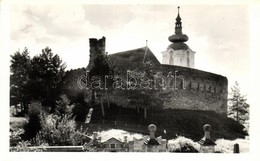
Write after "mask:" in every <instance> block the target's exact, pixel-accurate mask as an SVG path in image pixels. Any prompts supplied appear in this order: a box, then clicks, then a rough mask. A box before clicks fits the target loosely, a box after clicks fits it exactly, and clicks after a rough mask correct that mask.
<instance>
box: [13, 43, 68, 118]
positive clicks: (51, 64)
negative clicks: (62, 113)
mask: <svg viewBox="0 0 260 161" xmlns="http://www.w3.org/2000/svg"><path fill="white" fill-rule="evenodd" d="M65 68H66V65H65V64H64V63H63V62H62V60H61V59H60V57H59V56H58V55H57V54H55V55H54V54H53V52H52V50H51V49H50V48H49V47H46V48H44V49H43V50H42V53H41V54H39V55H36V56H34V57H33V58H32V59H31V58H30V56H29V51H28V49H27V48H25V49H24V51H23V52H22V53H21V52H20V51H17V52H16V53H14V55H11V66H10V69H11V75H10V98H11V99H10V100H11V105H17V104H20V105H21V108H22V112H23V113H24V114H27V113H28V106H29V104H30V102H31V101H33V100H37V101H40V102H41V103H42V104H43V105H44V106H47V107H51V110H53V111H54V107H55V100H57V98H58V96H59V95H60V93H61V90H60V83H61V81H62V79H63V76H64V74H65Z"/></svg>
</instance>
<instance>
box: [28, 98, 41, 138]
mask: <svg viewBox="0 0 260 161" xmlns="http://www.w3.org/2000/svg"><path fill="white" fill-rule="evenodd" d="M42 112H43V107H42V105H41V103H40V102H32V103H31V106H30V107H29V111H28V117H29V120H28V124H25V126H24V131H25V132H24V138H23V139H24V140H30V139H32V138H34V137H35V136H36V134H37V133H38V132H39V131H40V130H41V123H40V114H41V113H42Z"/></svg>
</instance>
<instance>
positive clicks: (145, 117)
mask: <svg viewBox="0 0 260 161" xmlns="http://www.w3.org/2000/svg"><path fill="white" fill-rule="evenodd" d="M144 119H147V108H146V107H145V108H144Z"/></svg>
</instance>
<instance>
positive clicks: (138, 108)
mask: <svg viewBox="0 0 260 161" xmlns="http://www.w3.org/2000/svg"><path fill="white" fill-rule="evenodd" d="M137 114H138V115H139V114H140V107H139V106H138V107H137Z"/></svg>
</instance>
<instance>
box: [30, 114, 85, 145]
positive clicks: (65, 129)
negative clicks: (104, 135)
mask: <svg viewBox="0 0 260 161" xmlns="http://www.w3.org/2000/svg"><path fill="white" fill-rule="evenodd" d="M41 126H42V129H41V131H39V133H38V134H37V135H36V137H35V138H34V139H33V143H34V144H35V145H41V144H46V143H47V144H48V145H50V146H68V145H83V144H84V143H85V142H88V141H89V140H90V139H89V138H88V137H87V136H86V135H85V133H86V131H84V130H83V129H82V128H81V129H79V130H77V129H76V123H75V121H74V119H73V118H71V117H70V116H69V115H64V116H63V117H61V116H57V115H54V114H51V115H47V114H43V115H41Z"/></svg>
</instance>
